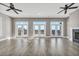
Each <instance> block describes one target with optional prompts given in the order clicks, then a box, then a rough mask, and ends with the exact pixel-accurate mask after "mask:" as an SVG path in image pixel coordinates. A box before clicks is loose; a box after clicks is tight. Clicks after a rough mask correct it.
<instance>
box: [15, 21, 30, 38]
mask: <svg viewBox="0 0 79 59" xmlns="http://www.w3.org/2000/svg"><path fill="white" fill-rule="evenodd" d="M15 34H16V37H27V36H28V22H26V21H16V22H15Z"/></svg>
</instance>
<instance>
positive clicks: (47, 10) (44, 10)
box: [0, 3, 79, 18]
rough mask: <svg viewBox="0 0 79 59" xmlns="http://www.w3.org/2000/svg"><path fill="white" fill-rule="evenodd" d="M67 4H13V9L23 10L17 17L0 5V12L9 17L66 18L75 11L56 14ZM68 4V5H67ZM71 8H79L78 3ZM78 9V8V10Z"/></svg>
mask: <svg viewBox="0 0 79 59" xmlns="http://www.w3.org/2000/svg"><path fill="white" fill-rule="evenodd" d="M4 4H6V5H9V4H8V3H4ZM65 4H67V3H14V5H15V7H16V8H17V9H21V10H23V12H22V13H21V12H19V14H18V15H17V14H16V13H14V12H13V11H12V10H11V11H9V12H8V11H5V10H6V9H8V8H7V7H5V6H2V5H0V12H1V13H3V14H6V15H8V16H11V17H19V18H23V17H67V16H69V14H70V13H72V12H73V11H75V10H77V9H74V10H72V9H71V10H68V13H67V14H66V15H65V14H64V12H62V13H60V14H57V12H59V11H60V10H61V9H59V7H64V5H65ZM68 4H69V3H68ZM73 6H79V4H78V3H76V4H75V5H73ZM78 9H79V8H78Z"/></svg>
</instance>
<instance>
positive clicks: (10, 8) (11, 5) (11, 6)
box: [0, 3, 22, 14]
mask: <svg viewBox="0 0 79 59" xmlns="http://www.w3.org/2000/svg"><path fill="white" fill-rule="evenodd" d="M0 5H3V6H5V7H8V8H9V9H7V10H6V11H10V10H13V11H14V12H15V13H16V14H19V13H18V12H17V11H19V12H22V10H19V9H16V8H15V7H14V4H13V3H10V6H7V5H5V4H3V3H0Z"/></svg>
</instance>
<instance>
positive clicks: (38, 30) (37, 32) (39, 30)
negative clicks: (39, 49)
mask: <svg viewBox="0 0 79 59" xmlns="http://www.w3.org/2000/svg"><path fill="white" fill-rule="evenodd" d="M33 35H34V36H46V22H41V21H36V22H33Z"/></svg>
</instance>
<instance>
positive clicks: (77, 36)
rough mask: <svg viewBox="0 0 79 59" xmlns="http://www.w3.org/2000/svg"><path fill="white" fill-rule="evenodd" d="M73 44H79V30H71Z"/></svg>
mask: <svg viewBox="0 0 79 59" xmlns="http://www.w3.org/2000/svg"><path fill="white" fill-rule="evenodd" d="M72 31H73V32H72V33H73V35H72V36H73V42H77V43H79V29H73V30H72Z"/></svg>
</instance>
